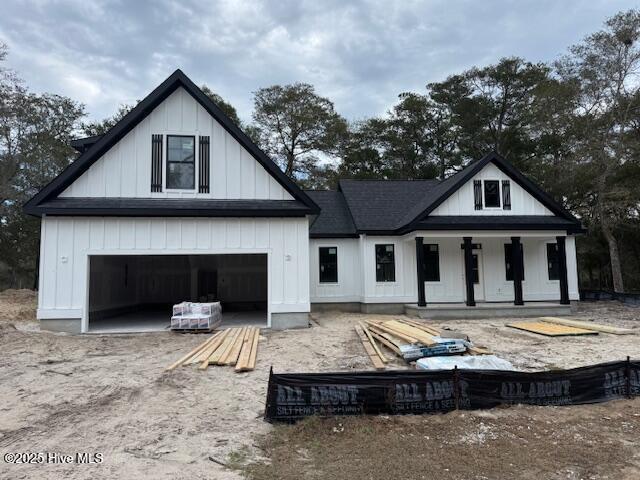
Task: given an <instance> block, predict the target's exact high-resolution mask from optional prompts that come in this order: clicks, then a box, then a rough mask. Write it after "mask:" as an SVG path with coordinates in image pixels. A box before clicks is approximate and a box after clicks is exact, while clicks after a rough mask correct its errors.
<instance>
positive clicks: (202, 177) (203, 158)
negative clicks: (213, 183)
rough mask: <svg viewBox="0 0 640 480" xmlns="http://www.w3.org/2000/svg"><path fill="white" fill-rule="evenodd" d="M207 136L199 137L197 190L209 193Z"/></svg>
mask: <svg viewBox="0 0 640 480" xmlns="http://www.w3.org/2000/svg"><path fill="white" fill-rule="evenodd" d="M209 151H210V149H209V137H208V136H201V137H200V151H199V153H200V155H199V158H200V162H199V163H198V167H199V174H198V192H199V193H209V176H210V175H209Z"/></svg>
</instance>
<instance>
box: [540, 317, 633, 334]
mask: <svg viewBox="0 0 640 480" xmlns="http://www.w3.org/2000/svg"><path fill="white" fill-rule="evenodd" d="M540 321H542V322H546V323H554V324H556V325H565V326H568V327H576V328H584V329H586V330H593V331H595V332H602V333H611V334H613V335H633V334H634V333H635V331H634V330H631V329H630V328H619V327H613V326H611V325H601V324H599V323H593V322H582V321H579V320H569V319H568V318H558V317H541V318H540Z"/></svg>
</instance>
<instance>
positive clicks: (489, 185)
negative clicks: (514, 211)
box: [484, 180, 500, 208]
mask: <svg viewBox="0 0 640 480" xmlns="http://www.w3.org/2000/svg"><path fill="white" fill-rule="evenodd" d="M484 206H485V208H500V182H499V181H498V180H485V181H484Z"/></svg>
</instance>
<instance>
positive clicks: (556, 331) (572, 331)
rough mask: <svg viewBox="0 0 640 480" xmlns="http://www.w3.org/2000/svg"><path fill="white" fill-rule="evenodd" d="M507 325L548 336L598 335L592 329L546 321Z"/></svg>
mask: <svg viewBox="0 0 640 480" xmlns="http://www.w3.org/2000/svg"><path fill="white" fill-rule="evenodd" d="M507 327H512V328H517V329H519V330H524V331H527V332H531V333H537V334H539V335H546V336H548V337H562V336H574V335H598V332H596V331H594V330H587V329H585V328H576V327H568V326H566V325H556V324H553V323H546V322H515V323H508V324H507Z"/></svg>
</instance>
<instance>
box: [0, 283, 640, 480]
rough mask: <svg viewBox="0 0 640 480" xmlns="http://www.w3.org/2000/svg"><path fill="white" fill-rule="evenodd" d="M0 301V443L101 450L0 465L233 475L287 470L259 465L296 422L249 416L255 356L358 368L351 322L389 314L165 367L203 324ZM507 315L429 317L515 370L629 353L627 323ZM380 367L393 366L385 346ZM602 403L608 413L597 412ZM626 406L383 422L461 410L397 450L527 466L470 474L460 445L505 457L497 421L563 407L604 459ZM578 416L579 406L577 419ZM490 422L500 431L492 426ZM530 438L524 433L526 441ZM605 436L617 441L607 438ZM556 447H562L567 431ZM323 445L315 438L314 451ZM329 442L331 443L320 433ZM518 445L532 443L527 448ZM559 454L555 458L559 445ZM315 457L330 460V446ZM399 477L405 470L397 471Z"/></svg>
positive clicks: (315, 367)
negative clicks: (48, 325)
mask: <svg viewBox="0 0 640 480" xmlns="http://www.w3.org/2000/svg"><path fill="white" fill-rule="evenodd" d="M0 311H2V312H3V313H2V315H1V316H0V351H1V352H2V353H1V354H0V453H1V454H2V455H4V454H5V453H13V452H52V453H59V454H65V455H66V454H70V455H74V454H75V453H76V452H88V453H90V454H93V453H101V454H102V455H103V458H104V460H103V462H102V463H101V464H93V465H77V464H49V465H12V464H6V463H3V464H2V467H1V468H0V478H11V479H21V478H24V479H26V478H43V479H46V478H51V479H58V478H72V479H80V478H154V479H164V478H166V479H176V478H185V479H186V478H188V479H210V478H213V479H236V478H242V476H243V475H249V476H252V477H255V478H279V477H282V478H290V477H288V476H286V475H285V473H286V469H285V470H281V471H278V472H280V473H278V472H276V471H271V470H268V469H269V468H270V465H274V466H277V465H282V464H279V463H278V462H277V461H276V460H277V458H280V457H278V455H280V456H281V455H282V446H281V445H282V439H283V438H285V437H283V433H282V432H283V431H284V432H285V434H291V435H294V436H295V435H298V433H297V432H298V430H295V429H293V427H278V428H274V427H272V426H271V425H269V424H267V423H266V422H264V421H263V420H262V415H263V409H264V402H265V398H266V387H267V378H268V372H269V368H270V367H271V366H273V368H274V371H276V372H296V371H298V372H300V371H309V372H318V371H327V372H328V371H354V370H366V369H371V366H370V363H369V359H368V357H367V356H366V355H365V352H364V350H363V348H362V345H361V344H360V343H359V341H358V339H357V336H356V334H355V331H354V330H353V326H354V324H355V323H356V322H357V321H358V320H362V319H364V318H391V317H390V316H373V315H368V316H366V315H359V314H343V313H323V314H313V321H312V326H311V328H309V329H303V330H292V331H285V332H271V331H263V332H262V335H261V336H260V344H259V351H258V363H257V368H256V370H254V371H253V372H247V373H235V372H234V371H233V369H231V368H229V367H213V366H212V367H210V368H209V369H208V370H207V371H204V372H203V371H199V370H197V369H196V368H193V367H182V368H180V369H178V370H175V371H173V372H169V373H165V372H164V369H165V367H167V366H168V365H169V364H171V363H172V362H173V361H174V360H176V359H178V358H179V357H181V356H182V355H184V354H185V353H187V352H188V351H189V350H190V349H192V348H194V347H195V346H196V345H198V344H199V343H201V342H202V341H203V340H204V339H205V337H204V336H202V335H189V334H187V335H180V334H172V333H169V332H158V333H150V334H130V335H75V336H74V335H65V334H54V333H49V332H41V331H39V328H38V324H37V322H36V321H35V296H34V294H33V293H31V292H28V291H8V292H2V293H0ZM639 317H640V309H634V308H630V307H625V306H622V305H620V304H617V303H609V302H601V303H593V304H584V305H581V306H580V307H579V310H578V312H577V314H576V315H575V318H579V319H594V320H598V321H599V322H602V323H608V324H612V325H618V326H623V327H630V328H634V329H638V331H639V333H640V321H639V320H638V318H639ZM511 320H512V319H498V318H496V319H491V320H472V321H446V322H445V321H443V322H433V324H434V325H437V326H442V327H444V326H446V327H450V328H454V329H456V330H460V331H463V332H465V333H467V334H468V335H469V336H470V337H471V339H472V340H473V341H475V342H476V343H478V344H482V345H486V346H488V347H490V348H491V349H492V350H494V352H495V353H496V354H498V355H500V356H502V357H503V358H506V359H508V360H510V361H511V362H512V363H513V364H514V365H516V367H518V368H520V369H524V370H537V369H543V368H571V367H577V366H581V365H589V364H593V363H598V362H601V361H608V360H621V359H624V358H625V357H626V356H627V355H630V356H632V357H633V358H638V357H640V345H639V343H638V338H640V337H638V336H636V335H625V336H614V335H606V334H600V335H596V336H586V337H563V338H547V337H540V336H538V335H534V334H528V333H526V332H521V331H518V330H514V329H511V328H508V327H505V324H506V323H508V322H509V321H511ZM390 368H407V367H406V366H405V365H403V364H402V363H401V362H400V361H399V360H395V361H394V363H393V364H392V365H391V367H390ZM608 405H610V406H608ZM609 408H610V409H611V414H609V413H607V412H608V411H609V410H608V409H609ZM505 412H506V413H505ZM542 412H545V413H542ZM565 412H566V413H565ZM639 413H640V402H639V401H638V400H635V401H623V402H612V403H611V404H607V405H597V406H581V407H566V408H563V409H557V408H549V409H544V408H539V407H516V408H513V409H506V410H505V409H498V410H496V411H495V412H493V413H490V412H465V413H464V414H463V413H460V412H454V413H452V414H448V415H438V416H425V417H416V418H415V419H414V420H407V419H401V420H400V419H391V420H390V421H392V422H393V425H396V427H394V429H392V430H391V431H395V432H396V433H397V435H404V434H403V433H401V430H402V428H400V427H397V425H402V424H403V423H402V422H417V423H418V424H420V425H427V427H428V428H435V427H434V426H436V425H437V426H438V428H439V429H444V430H446V428H447V425H448V424H451V428H452V429H453V428H455V429H457V430H455V431H456V432H458V431H460V432H462V427H461V424H462V423H467V422H465V421H462V420H460V418H463V419H464V418H466V419H469V422H470V429H469V431H468V434H469V441H465V440H464V439H462V437H460V435H462V433H460V435H458V434H457V433H456V435H453V434H452V435H451V436H449V437H447V438H448V439H449V440H447V442H444V443H443V442H442V440H441V437H439V436H438V435H435V433H431V434H429V433H424V435H426V436H427V437H429V438H421V439H419V441H418V439H415V440H416V441H415V442H412V440H414V439H413V438H409V437H408V434H409V432H412V434H413V435H417V434H418V433H419V432H418V431H417V430H412V428H413V427H410V426H407V427H406V428H407V432H408V433H407V437H406V438H405V437H400V438H405V444H406V449H407V451H411V450H413V449H418V450H419V449H426V450H425V451H424V452H423V453H428V451H431V454H433V453H434V452H442V451H443V449H448V450H450V455H453V452H455V449H458V454H459V455H460V458H462V459H463V464H464V465H468V468H469V469H470V470H468V471H467V474H464V468H463V467H456V470H455V472H457V473H456V475H458V474H459V476H446V475H440V476H437V477H435V478H439V479H444V478H461V479H462V478H478V479H480V478H491V479H493V478H533V477H531V476H527V475H524V474H523V475H520V476H518V475H519V473H518V472H520V473H522V472H521V471H520V470H521V469H517V470H514V471H516V473H514V475H512V476H484V477H483V476H478V475H480V474H478V475H476V473H477V472H476V471H475V470H473V469H474V468H476V467H474V465H475V464H474V463H473V462H471V459H472V458H474V455H476V454H477V452H478V451H480V450H477V449H485V450H486V449H487V448H488V446H491V445H494V444H495V445H494V446H495V448H496V449H500V450H499V451H498V450H495V451H493V453H491V451H489V453H487V455H489V457H486V455H485V457H486V458H494V459H495V462H498V464H499V462H503V461H504V462H509V461H510V460H509V458H508V457H505V455H504V449H505V448H508V445H509V443H510V442H509V440H508V439H509V438H511V437H509V435H511V433H509V432H510V431H511V430H513V429H516V428H517V429H518V430H519V431H521V432H522V431H524V432H528V434H530V435H531V436H532V437H531V439H530V440H531V442H532V443H531V447H535V446H536V445H538V444H540V445H542V444H543V443H545V442H547V443H549V442H551V443H552V442H553V441H556V440H554V438H555V434H554V433H553V429H552V428H551V426H552V425H553V424H556V423H558V419H565V420H566V421H567V422H569V423H570V424H571V425H572V426H575V427H576V429H577V430H576V433H575V435H568V436H566V439H569V440H571V439H573V441H574V442H575V453H576V454H580V455H582V454H589V455H591V452H590V451H587V450H580V448H579V446H580V445H583V443H584V437H585V436H588V435H589V433H588V432H589V431H595V430H597V431H598V434H597V436H593V438H594V439H597V441H598V442H599V444H600V445H602V446H603V448H605V447H606V449H605V450H603V451H604V452H605V453H603V455H611V459H612V460H611V461H612V462H614V460H615V459H616V458H618V457H619V456H620V452H626V450H625V448H627V446H625V445H623V443H624V442H626V441H629V442H631V441H632V440H626V438H627V436H625V435H622V434H621V433H620V432H621V431H622V430H624V429H625V428H626V429H628V432H632V433H633V435H635V437H631V438H632V439H633V438H638V437H637V434H638V430H637V429H638V428H640V426H639V425H638V416H637V414H639ZM487 415H488V416H489V417H486V416H487ZM492 415H497V417H496V418H498V417H500V416H505V415H506V417H505V418H507V420H508V421H507V422H506V424H503V423H502V422H500V421H495V422H493V423H491V427H490V428H491V433H487V434H484V433H483V432H484V430H483V429H484V428H485V427H482V426H481V425H480V423H479V422H482V421H483V420H482V418H493V417H491V416H492ZM540 415H544V422H547V424H548V425H549V426H550V427H549V428H542V427H539V426H538V427H536V428H533V426H532V425H531V423H532V422H535V421H536V418H542V417H538V416H540ZM583 418H588V419H589V420H588V421H587V420H585V422H584V424H582V423H583V422H582V419H583ZM327 421H328V420H327ZM331 421H333V420H331ZM348 421H349V422H351V423H350V424H353V422H354V421H355V422H359V421H360V422H363V423H362V425H363V426H364V427H366V426H367V425H369V423H367V422H374V423H373V424H371V425H374V426H375V422H376V421H382V420H372V419H349V420H348ZM325 422H326V421H325ZM397 422H400V423H397ZM304 425H306V423H303V424H301V426H300V427H297V428H303V430H304V428H305V427H304ZM319 425H328V424H322V423H319ZM371 425H370V426H371ZM407 425H409V424H407ZM625 425H626V426H625ZM364 427H362V428H364ZM323 428H324V427H323ZM331 428H333V424H331ZM367 428H369V427H367ZM371 428H372V429H373V430H371V431H375V428H373V427H371ZM487 428H488V427H487ZM283 429H285V430H283ZM629 429H630V430H629ZM634 429H635V430H634ZM331 431H332V430H331ZM366 431H369V430H366ZM625 431H627V430H625ZM500 432H502V433H503V434H504V435H503V436H500ZM397 435H396V436H397ZM478 435H480V437H482V438H485V437H487V435H488V437H487V438H490V437H491V435H498V437H499V438H501V439H502V441H500V442H494V443H491V442H489V443H485V442H481V443H477V442H476V441H475V440H474V438H476V436H478ZM320 437H322V435H320ZM320 437H319V438H320ZM526 437H527V436H526V435H524V436H523V437H522V438H526ZM369 438H377V437H375V436H373V437H369ZM394 438H396V437H394ZM534 438H537V439H538V442H537V443H536V442H534V441H533V439H534ZM563 438H564V437H563ZM456 439H458V440H456ZM566 439H565V440H566ZM294 440H295V439H294ZM292 441H293V440H292ZM525 441H526V440H525ZM563 441H564V440H563ZM316 443H317V442H316ZM610 447H615V448H618V447H619V450H615V448H610ZM277 448H280V450H276V449H277ZM292 448H293V443H292ZM345 448H346V447H345ZM568 448H569V450H570V451H571V444H569V446H568ZM489 450H491V449H489ZM638 450H639V449H638V448H637V444H636V445H635V455H636V457H635V459H634V458H631V457H632V456H627V457H625V458H626V463H624V466H625V467H624V468H632V467H633V465H635V466H636V467H637V466H638V461H639V460H638V457H637V455H638ZM318 451H322V449H320V450H318ZM329 451H330V450H329V449H328V447H327V453H329ZM331 451H334V448H333V447H332V448H331ZM473 452H476V453H473ZM499 452H502V454H499ZM467 453H468V454H469V455H467ZM529 453H530V454H531V455H535V453H534V451H533V448H532V451H530V452H529ZM305 455H306V454H300V455H297V456H295V458H293V457H291V458H290V460H291V463H290V464H288V466H287V468H288V467H290V466H292V465H295V464H296V463H295V462H297V461H299V460H300V458H303V461H307V460H308V462H311V461H313V462H316V461H317V457H314V455H317V451H316V453H314V452H313V451H312V452H310V453H309V454H308V456H309V458H308V459H307V460H304V457H305ZM565 457H566V461H567V462H569V459H570V457H571V455H569V454H567V455H565ZM565 457H560V460H559V461H560V464H561V466H559V467H558V468H559V469H560V470H562V468H564V466H563V465H564V463H562V462H563V461H564V460H563V459H565ZM591 457H592V459H594V461H595V460H596V459H597V461H605V460H606V459H605V457H602V456H601V457H596V456H593V455H591ZM614 457H615V458H614ZM443 458H444V457H443ZM483 458H484V457H483ZM585 458H586V457H585ZM326 460H327V461H330V460H331V457H330V456H328V457H327V458H326ZM585 461H586V460H585ZM616 461H617V460H616ZM469 462H470V463H469ZM572 462H573V463H575V458H574V459H573V460H571V462H569V463H570V464H571V465H573V463H572ZM629 462H631V466H629ZM633 462H635V464H634V463H633ZM310 464H311V463H308V465H310ZM616 465H623V463H619V464H618V463H611V464H609V469H608V470H607V471H608V472H609V473H608V474H605V473H602V471H604V470H602V471H600V470H593V472H594V473H593V474H592V476H585V477H579V476H570V475H568V474H566V473H564V474H563V475H560V474H558V476H547V477H537V478H538V479H540V480H541V479H542V478H568V479H573V478H576V479H577V478H593V479H601V478H602V479H604V478H610V479H617V478H624V477H623V476H620V475H616V471H618V470H616V468H617V467H616ZM567 468H569V467H567ZM620 468H622V467H620ZM634 468H635V467H634ZM524 470H526V468H525V469H523V471H524ZM560 470H559V471H560ZM574 470H575V469H574ZM495 471H498V470H495ZM504 471H505V472H506V471H511V470H509V469H505V470H504ZM562 471H563V472H564V470H562ZM619 471H622V470H619ZM629 471H633V470H629ZM283 472H285V473H283ZM461 472H462V473H461ZM635 472H636V473H637V470H635ZM307 473H308V474H309V475H311V474H310V473H309V472H307ZM363 473H364V470H363ZM474 475H475V476H474ZM590 475H591V474H590ZM607 475H608V476H607ZM311 476H313V475H311ZM291 478H293V477H291ZM299 478H301V477H299ZM327 478H339V477H331V476H328V477H327ZM350 478H378V477H377V476H365V477H358V476H354V474H353V472H351V473H350ZM386 478H389V477H388V476H387V477H386ZM405 478H412V477H410V476H409V477H407V476H406V475H405ZM414 478H421V477H420V476H415V477H414ZM426 478H431V477H429V476H428V477H426ZM628 478H640V476H636V477H628Z"/></svg>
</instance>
